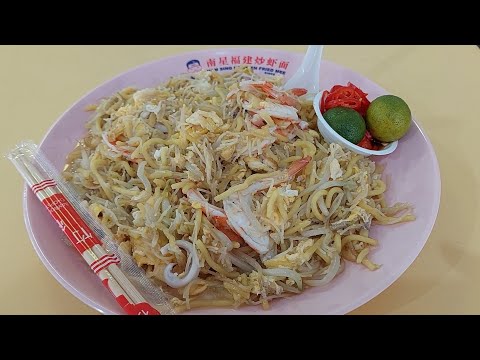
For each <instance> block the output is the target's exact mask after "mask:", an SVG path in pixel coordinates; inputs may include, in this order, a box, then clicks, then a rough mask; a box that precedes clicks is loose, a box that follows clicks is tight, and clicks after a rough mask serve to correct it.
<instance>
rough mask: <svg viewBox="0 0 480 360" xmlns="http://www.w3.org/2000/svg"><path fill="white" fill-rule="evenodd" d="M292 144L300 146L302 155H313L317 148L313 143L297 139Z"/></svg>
mask: <svg viewBox="0 0 480 360" xmlns="http://www.w3.org/2000/svg"><path fill="white" fill-rule="evenodd" d="M293 146H298V147H300V148H302V150H303V154H304V156H308V155H310V156H312V157H313V156H315V153H316V152H317V148H316V147H315V145H313V144H312V143H311V142H308V141H302V140H297V141H295V142H294V143H293Z"/></svg>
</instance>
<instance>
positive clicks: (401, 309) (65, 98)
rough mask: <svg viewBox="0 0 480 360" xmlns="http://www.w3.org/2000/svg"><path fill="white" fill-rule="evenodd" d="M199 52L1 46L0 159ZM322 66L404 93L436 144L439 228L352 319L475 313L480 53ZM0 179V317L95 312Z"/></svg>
mask: <svg viewBox="0 0 480 360" xmlns="http://www.w3.org/2000/svg"><path fill="white" fill-rule="evenodd" d="M207 47H220V46H199V45H197V46H158V45H157V46H0V84H1V86H0V103H1V108H2V109H3V114H2V119H1V120H0V134H3V135H6V137H4V138H3V141H2V145H1V147H0V150H2V153H4V152H5V151H7V150H8V149H9V148H11V147H12V146H13V145H14V144H15V143H17V142H18V141H20V140H24V139H33V140H34V141H35V142H39V141H40V140H41V139H42V138H43V136H44V134H45V133H46V131H47V130H48V129H49V127H50V126H51V125H52V123H53V122H54V121H55V119H57V118H58V117H59V116H60V115H61V114H62V113H63V112H64V111H65V109H67V108H68V107H70V105H71V104H73V103H74V102H75V101H76V100H77V99H79V98H80V97H81V96H83V95H84V94H85V93H86V92H88V91H89V90H90V89H92V88H94V87H96V86H97V85H99V84H101V83H103V82H104V81H106V80H108V79H109V78H111V77H113V76H115V75H117V74H119V73H121V72H123V71H125V70H127V69H129V68H131V67H134V66H137V65H140V64H142V63H145V62H149V61H152V60H155V59H158V58H161V57H164V56H168V55H172V54H177V53H180V52H185V51H191V50H198V49H203V48H207ZM222 47H223V46H222ZM260 47H268V48H278V49H284V50H292V51H297V52H304V51H305V49H306V46H292V45H288V46H278V45H277V46H272V45H265V46H260ZM324 57H325V58H326V59H328V60H331V61H333V62H336V63H338V64H341V65H344V66H346V67H348V68H350V69H352V70H354V71H357V72H359V73H361V74H363V75H365V76H366V77H368V78H369V79H371V80H373V81H374V82H376V83H378V84H379V85H380V86H382V87H383V88H385V89H387V90H388V91H389V92H391V93H396V94H401V96H402V98H404V99H405V100H406V102H407V103H408V104H409V105H410V107H411V108H412V109H413V112H414V115H415V117H416V118H417V119H420V122H421V124H422V126H423V128H424V129H425V131H426V133H427V134H428V136H429V138H430V140H431V141H432V143H433V146H434V148H435V151H436V153H437V156H438V161H439V164H440V171H441V177H442V179H441V180H442V198H441V205H440V211H439V214H438V218H437V222H436V225H435V228H434V229H433V232H432V234H431V236H430V238H429V240H428V242H427V244H426V246H425V247H424V249H423V250H422V252H421V254H420V256H419V257H418V258H417V259H416V261H415V262H414V263H413V264H412V266H411V267H410V268H409V269H408V270H407V271H406V272H405V273H404V274H403V275H402V276H401V277H400V278H399V279H398V280H397V281H396V282H395V283H394V284H393V285H391V286H390V287H389V288H388V289H386V290H385V291H384V292H383V293H381V294H380V295H378V296H377V297H376V298H374V299H373V300H371V301H370V302H368V303H366V304H365V305H363V306H361V307H360V308H358V309H356V310H355V311H353V312H352V314H432V313H437V314H468V313H474V314H478V313H480V286H479V285H478V278H480V266H479V257H480V237H479V235H480V225H479V224H480V222H479V221H478V220H479V218H480V208H479V199H480V194H479V192H480V180H479V179H480V167H479V166H478V153H479V152H478V145H477V144H478V143H479V142H478V138H477V136H479V135H480V119H479V116H478V112H476V111H475V110H474V109H475V107H476V106H478V105H479V104H480V91H479V90H478V86H479V84H480V50H479V49H478V48H477V47H476V46H473V45H472V46H327V47H326V48H325V51H324ZM476 154H477V155H476ZM0 173H1V175H2V186H1V187H0V193H1V198H2V202H1V205H0V206H1V212H0V213H1V214H2V216H1V217H0V228H1V229H2V240H1V244H2V250H1V251H0V274H1V275H2V276H1V277H0V289H2V293H3V294H4V295H3V296H2V297H1V298H0V314H98V313H97V312H96V311H95V310H93V309H91V308H89V307H88V306H86V305H84V304H83V303H82V302H81V301H80V300H78V299H76V298H75V297H74V296H73V295H71V294H70V293H69V292H68V291H67V290H65V289H64V288H63V287H62V286H61V285H60V284H59V283H57V281H56V280H55V279H54V278H53V276H52V275H50V273H49V272H48V271H47V269H46V268H45V267H44V266H43V264H42V263H41V261H40V260H39V258H38V257H37V255H36V253H35V251H34V250H33V247H32V245H31V243H30V240H29V238H28V235H27V231H26V229H25V224H24V221H23V210H22V189H23V182H22V181H21V179H20V176H19V175H18V174H17V173H16V171H15V170H14V169H13V167H12V166H11V164H10V163H9V162H8V161H7V160H5V159H3V158H2V159H1V160H0Z"/></svg>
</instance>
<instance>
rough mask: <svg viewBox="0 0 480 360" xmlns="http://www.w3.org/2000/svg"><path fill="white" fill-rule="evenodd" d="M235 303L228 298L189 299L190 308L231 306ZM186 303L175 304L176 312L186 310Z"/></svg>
mask: <svg viewBox="0 0 480 360" xmlns="http://www.w3.org/2000/svg"><path fill="white" fill-rule="evenodd" d="M234 305H235V301H234V300H229V299H218V300H208V299H195V300H191V301H190V309H195V308H204V307H232V306H234ZM188 309H189V308H187V306H186V305H178V306H175V310H176V311H177V312H183V311H186V310H188Z"/></svg>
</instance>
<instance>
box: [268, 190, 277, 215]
mask: <svg viewBox="0 0 480 360" xmlns="http://www.w3.org/2000/svg"><path fill="white" fill-rule="evenodd" d="M277 196H278V189H275V190H274V191H273V193H272V195H271V196H270V199H268V202H267V217H268V218H272V216H273V207H274V205H275V202H276V201H277Z"/></svg>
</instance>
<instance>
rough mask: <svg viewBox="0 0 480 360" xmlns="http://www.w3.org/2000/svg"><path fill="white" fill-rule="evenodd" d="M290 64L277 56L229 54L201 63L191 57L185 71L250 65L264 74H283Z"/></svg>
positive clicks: (225, 68)
mask: <svg viewBox="0 0 480 360" xmlns="http://www.w3.org/2000/svg"><path fill="white" fill-rule="evenodd" d="M289 64H290V62H289V61H285V60H283V59H279V58H273V57H263V56H252V55H231V56H218V57H211V58H208V59H207V60H206V61H205V62H204V63H203V64H202V62H201V61H200V60H198V59H191V60H189V61H188V62H187V63H186V67H187V71H188V72H190V73H193V72H197V71H200V70H204V69H205V70H215V71H218V72H221V71H233V69H235V68H236V67H238V66H241V65H250V66H251V68H252V70H254V71H256V72H259V73H263V74H265V75H285V71H286V70H287V68H288V65H289Z"/></svg>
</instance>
